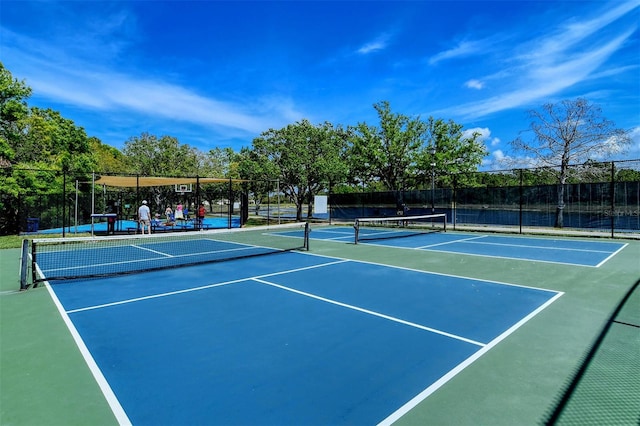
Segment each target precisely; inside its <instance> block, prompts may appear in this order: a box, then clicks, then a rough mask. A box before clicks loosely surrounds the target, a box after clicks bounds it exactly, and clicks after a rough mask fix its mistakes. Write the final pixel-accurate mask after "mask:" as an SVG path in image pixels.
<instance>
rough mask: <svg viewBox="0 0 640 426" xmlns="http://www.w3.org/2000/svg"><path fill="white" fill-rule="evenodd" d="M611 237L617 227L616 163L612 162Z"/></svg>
mask: <svg viewBox="0 0 640 426" xmlns="http://www.w3.org/2000/svg"><path fill="white" fill-rule="evenodd" d="M609 192H610V193H611V238H613V236H614V234H615V227H616V225H615V224H616V163H615V161H612V162H611V189H610V191H609Z"/></svg>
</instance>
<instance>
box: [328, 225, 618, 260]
mask: <svg viewBox="0 0 640 426" xmlns="http://www.w3.org/2000/svg"><path fill="white" fill-rule="evenodd" d="M453 234H455V231H454V232H452V235H453ZM425 235H427V234H425ZM490 236H491V235H490V234H484V235H481V236H478V237H471V238H468V239H461V240H455V241H446V242H442V243H435V244H430V245H426V246H420V247H400V246H392V245H385V244H376V243H373V242H367V241H363V242H361V244H364V245H368V246H374V247H384V248H393V249H403V250H424V251H433V252H436V253H448V254H461V255H464V256H477V257H487V258H492V259H505V260H517V261H525V262H539V263H551V264H555V265H568V266H579V267H584V268H599V267H601V266H602V265H604V264H605V263H606V262H607V261H609V260H610V259H611V258H612V257H614V256H615V255H616V254H618V253H619V252H620V251H621V250H622V249H624V248H625V247H626V246H627V245H628V244H629V243H619V244H623V246H622V247H620V248H619V249H618V250H616V251H615V252H613V253H612V254H611V255H610V256H608V257H607V258H606V259H604V260H603V261H601V262H600V263H598V264H597V265H584V264H580V263H567V262H556V261H552V260H538V259H530V258H517V257H505V256H494V255H484V254H477V253H461V252H456V251H449V250H438V249H433V250H432V249H430V247H438V246H443V245H449V244H453V243H458V242H465V241H468V240H473V239H481V238H486V237H490ZM518 238H531V237H529V236H518ZM533 239H536V240H545V239H546V238H536V237H533ZM553 239H554V240H559V241H574V240H572V239H568V238H553ZM338 240H339V239H338V238H323V239H319V241H330V242H331V241H338ZM575 241H584V240H581V239H576V240H575ZM340 242H341V241H340ZM585 242H588V241H585ZM606 243H616V242H615V241H607V242H606ZM487 244H491V243H487ZM494 244H495V243H494ZM616 244H617V243H616ZM531 248H536V247H533V246H532V247H531ZM558 250H569V249H558ZM578 251H586V250H580V249H578ZM591 252H593V253H606V251H598V250H595V251H591Z"/></svg>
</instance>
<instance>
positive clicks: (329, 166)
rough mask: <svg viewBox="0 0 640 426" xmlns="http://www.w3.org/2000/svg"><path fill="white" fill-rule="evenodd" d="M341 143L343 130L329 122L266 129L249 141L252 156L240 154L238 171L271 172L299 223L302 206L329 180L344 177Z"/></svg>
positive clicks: (249, 172) (304, 122)
mask: <svg viewBox="0 0 640 426" xmlns="http://www.w3.org/2000/svg"><path fill="white" fill-rule="evenodd" d="M345 141H346V136H345V134H344V131H343V130H342V129H341V128H334V127H333V126H332V125H331V124H330V123H324V124H322V125H318V126H314V125H312V124H311V123H310V122H309V121H308V120H302V121H300V122H297V123H295V124H290V125H288V126H287V127H285V128H282V129H280V130H273V129H270V130H268V131H266V132H264V133H262V134H261V135H260V136H259V137H258V138H256V139H254V140H253V147H252V151H253V153H252V154H250V155H248V154H246V153H245V154H244V157H243V165H242V170H243V172H245V173H248V174H252V175H253V176H260V175H262V176H263V177H266V176H265V174H266V173H274V172H275V175H272V176H271V179H274V180H275V179H278V180H279V182H280V189H281V190H282V191H283V192H284V194H285V195H286V196H287V197H289V198H290V199H291V200H292V201H293V203H294V204H295V205H296V218H297V220H302V207H303V204H304V203H305V202H308V203H311V202H312V200H313V196H314V195H315V194H317V193H318V192H319V191H321V190H323V189H326V188H327V187H328V185H329V182H330V181H332V180H335V179H341V178H342V177H343V176H345V174H346V170H347V168H346V165H345V164H344V162H343V157H342V153H343V152H344V147H345ZM260 163H262V164H260ZM307 216H311V208H310V209H309V212H308V213H307Z"/></svg>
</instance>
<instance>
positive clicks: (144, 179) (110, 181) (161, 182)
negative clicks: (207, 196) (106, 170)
mask: <svg viewBox="0 0 640 426" xmlns="http://www.w3.org/2000/svg"><path fill="white" fill-rule="evenodd" d="M229 181H231V182H234V183H235V182H247V181H246V180H242V179H224V178H172V177H155V176H100V177H98V178H96V180H95V182H96V183H98V184H101V185H106V186H114V187H118V188H137V187H141V186H173V185H186V184H195V183H200V184H207V183H224V182H229Z"/></svg>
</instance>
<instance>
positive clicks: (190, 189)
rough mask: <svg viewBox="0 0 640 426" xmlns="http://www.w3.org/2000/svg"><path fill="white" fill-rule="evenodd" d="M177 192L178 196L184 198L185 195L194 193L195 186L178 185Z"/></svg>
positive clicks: (176, 186) (189, 184)
mask: <svg viewBox="0 0 640 426" xmlns="http://www.w3.org/2000/svg"><path fill="white" fill-rule="evenodd" d="M175 191H176V193H177V194H180V196H181V197H183V196H184V194H185V193H187V192H193V186H192V184H191V183H188V184H184V183H176V184H175Z"/></svg>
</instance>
